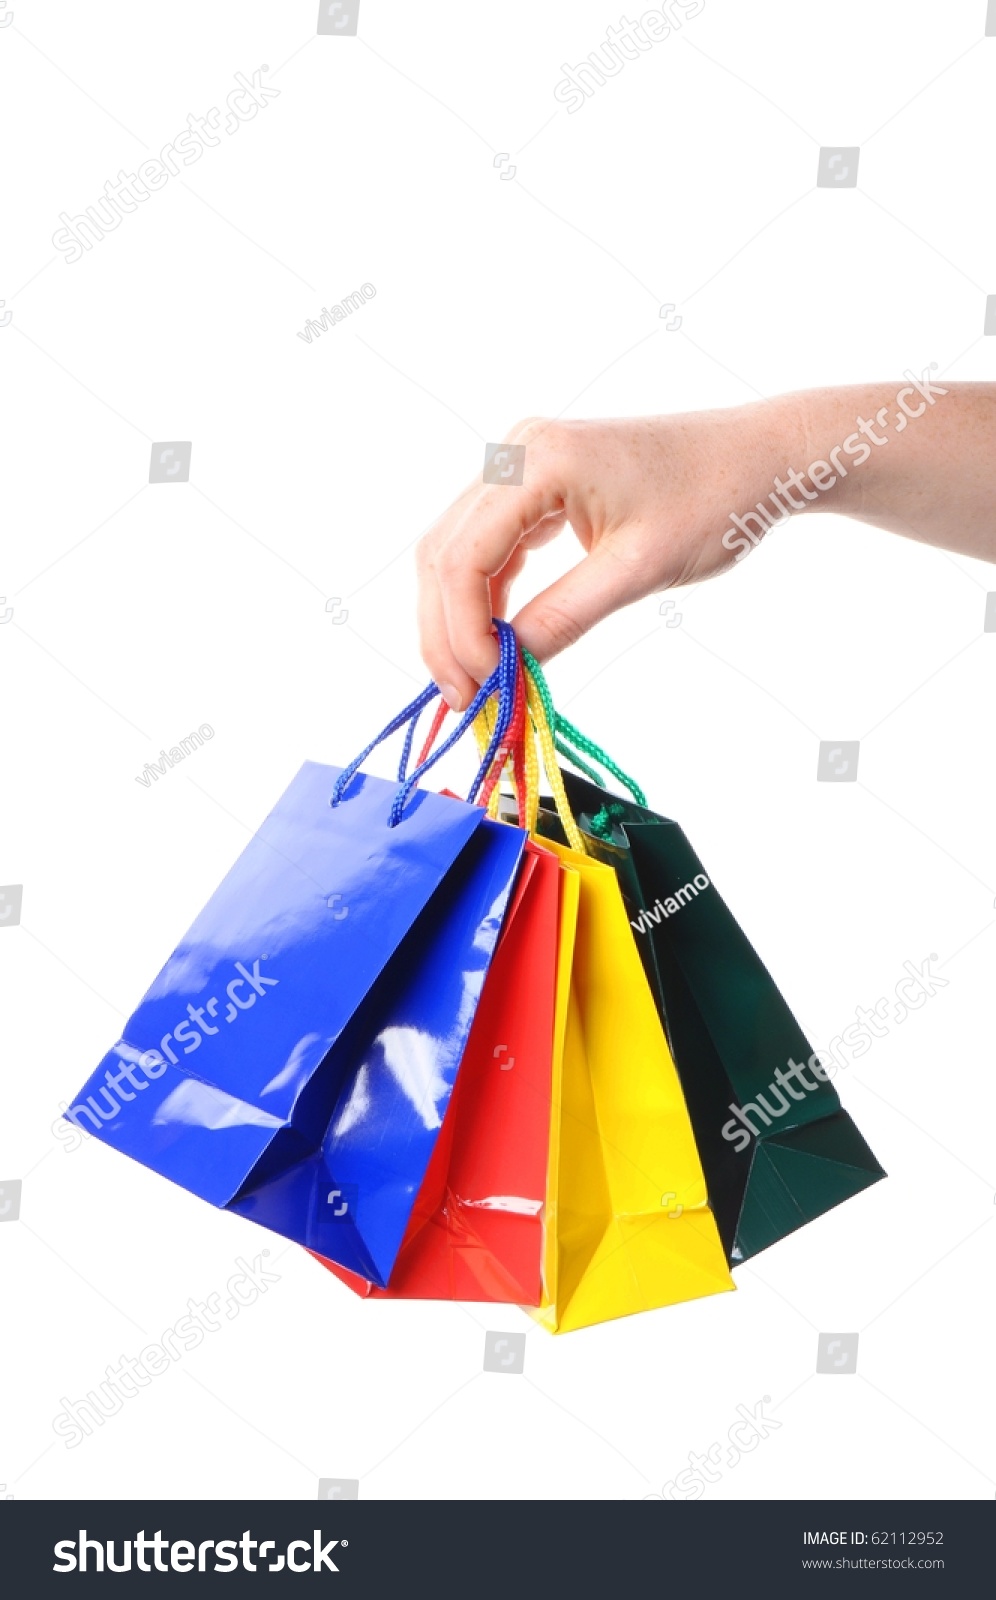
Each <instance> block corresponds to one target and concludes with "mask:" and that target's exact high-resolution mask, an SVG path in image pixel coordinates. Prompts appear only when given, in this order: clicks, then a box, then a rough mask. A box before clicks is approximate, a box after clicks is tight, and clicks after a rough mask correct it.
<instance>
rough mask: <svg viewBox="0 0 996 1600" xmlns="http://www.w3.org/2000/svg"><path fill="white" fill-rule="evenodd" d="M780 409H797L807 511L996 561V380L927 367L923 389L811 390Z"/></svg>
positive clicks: (903, 386)
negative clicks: (962, 377)
mask: <svg viewBox="0 0 996 1600" xmlns="http://www.w3.org/2000/svg"><path fill="white" fill-rule="evenodd" d="M783 406H784V407H786V408H789V409H791V410H794V411H795V415H796V418H797V423H796V427H797V431H798V436H799V438H800V443H801V445H802V448H803V455H804V457H805V468H804V469H803V470H804V471H805V473H806V486H807V488H808V490H809V493H810V494H813V495H814V498H812V499H809V498H805V503H804V507H803V508H802V509H804V510H805V511H807V512H812V511H831V512H836V513H838V514H840V515H843V516H848V517H855V518H857V519H858V520H859V521H861V522H869V523H873V524H874V525H875V526H876V527H879V528H885V529H887V530H888V531H889V532H892V533H901V534H905V535H906V536H907V537H908V538H911V539H918V540H920V542H921V543H923V544H932V545H938V546H940V547H941V548H942V549H945V550H957V551H960V552H961V553H962V554H963V555H970V556H978V557H980V558H981V559H982V560H985V561H994V560H996V384H992V383H952V384H938V383H937V382H936V381H935V379H934V377H933V375H931V374H929V373H928V374H925V375H923V376H921V377H919V378H918V379H917V383H916V385H913V384H911V383H910V382H909V381H908V380H906V381H904V382H903V383H881V384H856V385H854V386H853V387H849V388H843V389H811V390H807V391H804V392H803V393H801V394H796V395H786V396H784V397H782V399H781V400H780V401H776V402H775V403H774V410H775V412H776V413H777V412H778V410H779V408H780V407H783ZM776 426H777V423H776ZM848 446H849V447H850V448H848ZM814 467H815V469H816V471H815V476H814V475H813V473H812V470H811V469H812V468H814ZM801 497H802V496H801V494H800V498H801Z"/></svg>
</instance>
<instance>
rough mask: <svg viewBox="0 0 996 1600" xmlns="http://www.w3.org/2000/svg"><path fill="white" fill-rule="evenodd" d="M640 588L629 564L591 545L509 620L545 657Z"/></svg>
mask: <svg viewBox="0 0 996 1600" xmlns="http://www.w3.org/2000/svg"><path fill="white" fill-rule="evenodd" d="M643 592H644V590H643V587H642V586H641V584H640V582H639V579H638V576H637V574H636V573H635V572H633V570H632V569H631V568H630V567H628V566H627V565H626V564H625V563H624V562H622V561H620V560H619V558H618V557H617V556H614V555H612V554H611V553H610V552H609V551H608V550H606V549H604V548H596V549H595V550H593V551H592V552H591V554H590V555H588V556H585V558H584V560H583V561H579V562H578V564H577V566H576V567H572V568H571V570H570V572H565V573H564V576H563V577H562V578H558V579H557V581H556V583H551V584H550V587H549V588H548V589H544V590H543V592H542V594H538V595H537V596H536V597H535V599H533V600H530V601H529V602H528V604H527V605H524V606H523V608H522V610H521V611H520V612H519V613H518V615H517V616H515V617H513V619H512V626H513V628H514V629H515V631H516V633H517V634H518V637H519V641H520V643H521V644H523V645H524V646H525V648H526V649H527V650H528V651H530V652H531V654H532V655H534V656H535V657H536V659H537V661H548V660H549V659H550V657H551V656H555V655H557V654H559V652H560V651H561V650H566V649H567V647H568V646H569V645H572V644H576V643H577V641H578V640H579V639H580V638H581V636H582V634H585V633H587V632H588V630H589V629H590V628H593V627H594V626H595V624H596V622H601V621H602V619H603V618H604V617H608V616H611V614H612V612H613V611H618V610H619V609H620V608H621V607H622V606H625V605H628V604H629V602H630V601H631V600H636V599H638V598H639V597H640V595H641V594H642V593H643Z"/></svg>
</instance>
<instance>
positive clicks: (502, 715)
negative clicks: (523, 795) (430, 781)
mask: <svg viewBox="0 0 996 1600" xmlns="http://www.w3.org/2000/svg"><path fill="white" fill-rule="evenodd" d="M495 628H496V630H497V633H498V642H499V649H500V651H501V660H500V662H499V664H498V666H497V667H496V668H495V670H494V672H492V674H491V676H490V677H489V678H488V679H487V681H486V682H485V683H483V684H482V685H481V687H480V689H479V690H478V691H477V694H476V695H475V696H474V699H473V701H472V702H471V704H470V705H469V706H468V707H467V710H466V711H465V712H464V714H463V717H462V718H461V720H460V723H459V725H458V726H457V727H456V728H455V729H454V730H453V732H452V733H451V734H450V736H449V738H447V739H445V740H444V741H443V743H442V744H441V745H440V746H439V747H438V749H436V750H435V751H434V752H433V753H432V755H430V756H429V758H428V760H426V761H424V762H423V763H422V765H421V766H420V767H417V768H416V770H415V771H414V772H413V773H412V774H411V776H410V777H408V778H404V772H405V770H406V769H407V766H408V761H409V760H410V758H411V748H412V743H413V741H414V737H415V728H416V725H417V723H418V719H419V717H420V716H421V715H422V712H423V711H424V710H425V708H426V706H427V705H429V704H430V703H431V702H432V701H433V700H434V699H435V698H436V696H437V694H438V693H439V690H438V688H437V687H436V685H435V684H434V683H430V684H429V685H428V687H427V688H425V689H423V690H422V692H421V694H419V695H417V696H416V697H415V699H414V700H412V701H411V703H410V704H409V705H407V706H406V707H405V709H404V710H403V711H399V712H398V715H397V716H396V717H395V718H394V719H393V720H392V721H391V722H389V723H388V724H387V726H386V727H385V728H382V729H381V731H380V733H379V734H378V735H377V737H376V738H375V739H372V740H371V741H370V743H369V744H368V745H367V747H366V749H365V750H361V752H360V754H359V755H358V756H356V757H355V758H354V759H353V760H352V761H351V762H350V763H349V765H348V766H347V767H344V768H343V770H342V772H341V773H340V774H339V776H338V778H337V779H336V781H335V783H334V785H333V788H332V796H331V799H330V800H329V804H330V805H331V806H337V805H338V804H339V802H340V801H341V799H342V797H343V795H344V794H345V792H346V790H347V788H348V787H349V785H350V783H351V782H352V780H353V778H354V777H355V776H356V774H357V772H358V771H359V769H360V767H361V766H362V765H363V763H364V761H366V759H367V757H368V756H369V755H370V754H371V752H372V751H374V750H376V748H377V746H378V745H379V744H382V743H383V741H384V740H385V739H388V738H390V736H391V735H392V734H393V733H397V731H398V729H399V728H402V727H404V726H405V724H406V723H407V725H408V727H407V732H406V735H405V747H404V751H403V752H402V760H401V766H400V769H399V777H400V778H402V780H403V781H402V782H401V785H400V787H399V789H398V792H397V794H396V795H395V797H394V802H393V804H392V806H391V812H390V816H389V818H388V827H391V828H394V827H397V825H398V823H399V822H400V821H401V815H402V812H403V810H404V807H405V804H406V802H407V800H408V797H409V795H410V794H411V792H412V790H413V789H414V788H415V786H416V784H417V783H418V782H419V781H420V780H421V778H422V777H423V776H424V774H425V773H426V772H428V770H429V768H430V767H431V766H433V765H434V764H435V763H436V762H437V761H438V760H439V759H440V758H441V757H442V756H444V755H445V754H446V752H447V751H448V750H450V749H452V747H453V745H455V744H456V742H457V740H458V739H460V738H462V736H463V734H464V733H465V732H466V731H467V729H468V728H469V727H470V726H471V725H472V724H473V722H474V720H475V718H476V717H477V716H478V714H479V712H481V711H482V710H483V708H484V706H485V705H486V704H487V702H488V700H490V698H491V696H492V695H493V694H497V695H498V718H497V721H496V723H495V730H494V733H493V735H492V737H491V743H490V744H489V746H488V749H487V753H486V754H485V757H484V759H483V761H482V762H481V766H480V770H479V771H478V774H477V777H476V778H475V780H474V783H473V786H472V788H471V791H470V795H469V800H470V802H471V803H473V801H474V799H475V797H476V795H477V791H478V790H479V788H480V786H481V784H482V783H483V782H484V779H485V777H486V776H487V773H488V771H489V769H490V767H491V763H492V761H493V760H494V758H495V754H496V752H497V750H498V747H499V745H500V744H501V741H502V739H503V738H504V737H505V734H506V732H507V730H508V725H509V722H510V721H511V718H512V712H513V710H514V706H515V688H516V674H517V672H518V670H519V664H518V663H519V651H518V645H517V642H516V638H515V634H514V632H513V631H512V629H511V628H510V627H509V625H508V623H507V622H503V621H502V620H501V619H500V618H496V619H495Z"/></svg>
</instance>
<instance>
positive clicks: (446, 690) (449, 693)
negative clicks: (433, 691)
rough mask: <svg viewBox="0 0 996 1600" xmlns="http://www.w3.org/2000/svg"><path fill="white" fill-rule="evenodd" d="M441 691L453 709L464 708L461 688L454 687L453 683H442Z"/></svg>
mask: <svg viewBox="0 0 996 1600" xmlns="http://www.w3.org/2000/svg"><path fill="white" fill-rule="evenodd" d="M439 692H440V694H441V695H442V697H443V699H444V700H445V701H446V704H447V705H448V706H449V708H450V710H451V711H460V710H462V709H463V695H462V694H461V693H460V691H459V689H454V687H453V685H452V683H441V684H440V685H439Z"/></svg>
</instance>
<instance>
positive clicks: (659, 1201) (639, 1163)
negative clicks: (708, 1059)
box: [536, 844, 734, 1332]
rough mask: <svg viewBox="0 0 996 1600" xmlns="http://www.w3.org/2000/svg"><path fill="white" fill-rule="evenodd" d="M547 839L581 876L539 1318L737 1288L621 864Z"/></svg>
mask: <svg viewBox="0 0 996 1600" xmlns="http://www.w3.org/2000/svg"><path fill="white" fill-rule="evenodd" d="M551 848H552V849H555V850H556V853H557V855H558V857H559V859H560V861H561V865H562V867H563V869H564V871H565V873H566V874H567V875H568V876H569V877H571V878H573V879H574V890H573V894H574V899H575V904H576V906H577V912H576V917H577V921H576V934H575V939H574V941H573V947H572V948H571V949H570V950H569V951H568V950H567V949H564V950H563V951H562V959H561V966H560V973H559V992H558V1028H557V1037H558V1044H559V1048H558V1049H557V1050H555V1053H554V1082H553V1107H552V1113H551V1127H550V1158H549V1173H548V1179H547V1205H546V1212H545V1227H546V1242H545V1254H544V1294H543V1300H542V1304H541V1309H540V1310H539V1311H538V1312H537V1313H536V1316H537V1317H538V1319H539V1320H540V1321H542V1322H544V1323H545V1324H546V1326H547V1327H549V1328H550V1329H551V1331H555V1332H566V1331H568V1330H570V1329H576V1328H582V1327H587V1326H589V1325H590V1324H592V1323H595V1322H604V1321H607V1320H609V1319H611V1318H615V1317H624V1316H629V1315H631V1314H633V1313H634V1312H637V1311H647V1310H651V1309H653V1308H655V1307H659V1306H665V1305H671V1304H674V1303H676V1302H678V1301H682V1300H691V1299H695V1298H697V1297H699V1296H702V1295H707V1294H716V1293H719V1292H722V1291H724V1290H729V1289H732V1288H733V1286H734V1285H733V1281H732V1279H731V1277H730V1274H729V1270H728V1267H727V1262H726V1257H725V1255H724V1252H723V1248H722V1244H721V1241H720V1237H719V1232H718V1229H717V1227H716V1221H715V1218H714V1217H713V1214H712V1212H711V1210H710V1208H709V1204H708V1200H707V1196H706V1184H705V1178H704V1176H703V1172H702V1165H701V1162H700V1159H699V1155H698V1150H697V1148H696V1144H695V1139H694V1137H693V1134H692V1129H691V1124H690V1121H689V1116H688V1111H687V1109H686V1106H685V1101H684V1097H683V1095H682V1091H681V1086H680V1084H679V1081H678V1076H677V1073H676V1071H675V1067H674V1063H673V1061H672V1059H671V1055H670V1052H669V1050H668V1045H667V1040H666V1038H665V1036H664V1031H663V1028H662V1027H661V1022H660V1018H659V1016H658V1014H657V1010H656V1007H655V1005H654V999H653V996H652V994H651V992H650V987H649V984H648V982H647V979H646V975H645V973H644V971H643V968H642V966H641V963H640V959H639V957H638V955H637V953H636V950H635V948H634V945H633V941H632V938H631V936H630V931H629V928H628V926H627V917H626V910H625V908H624V905H623V900H622V895H621V893H620V889H619V885H618V882H617V879H616V875H615V873H614V872H613V871H612V870H611V868H609V867H607V866H605V865H602V864H601V863H599V862H597V861H594V860H592V859H591V858H590V857H589V856H583V855H579V854H578V853H577V852H575V851H572V850H569V849H568V848H567V847H566V846H560V845H553V844H551Z"/></svg>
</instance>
